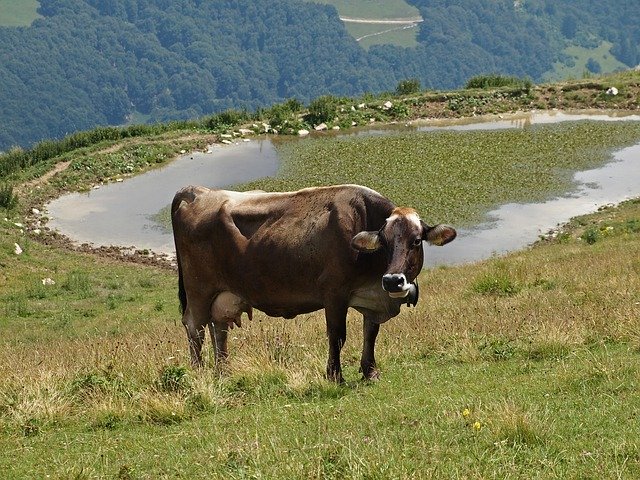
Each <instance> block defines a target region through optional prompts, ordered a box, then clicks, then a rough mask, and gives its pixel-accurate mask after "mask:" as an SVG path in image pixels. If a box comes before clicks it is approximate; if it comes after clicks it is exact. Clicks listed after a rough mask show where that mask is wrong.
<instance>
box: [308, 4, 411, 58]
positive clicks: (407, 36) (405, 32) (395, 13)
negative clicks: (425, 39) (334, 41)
mask: <svg viewBox="0 0 640 480" xmlns="http://www.w3.org/2000/svg"><path fill="white" fill-rule="evenodd" d="M319 3H326V4H328V5H333V6H334V7H336V10H338V14H339V15H340V16H341V17H348V18H361V19H369V20H389V19H398V18H402V19H406V18H410V19H414V18H420V11H419V10H418V9H417V8H415V7H414V6H412V5H409V4H408V3H407V2H405V1H404V0H392V1H382V0H324V1H321V2H319ZM345 27H346V28H347V31H348V32H349V33H350V34H351V36H353V38H355V39H358V41H359V42H360V44H361V45H362V46H363V47H364V48H369V47H370V46H372V45H385V44H389V45H397V46H399V47H415V46H416V45H417V41H416V35H417V28H409V29H399V28H398V25H385V24H375V23H373V24H364V23H349V22H345ZM362 37H364V38H362ZM360 39H361V40H360Z"/></svg>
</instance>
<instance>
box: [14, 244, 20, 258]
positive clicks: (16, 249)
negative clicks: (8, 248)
mask: <svg viewBox="0 0 640 480" xmlns="http://www.w3.org/2000/svg"><path fill="white" fill-rule="evenodd" d="M13 245H14V250H13V252H14V253H15V254H16V255H20V254H21V253H22V248H20V245H18V244H17V243H14V244H13Z"/></svg>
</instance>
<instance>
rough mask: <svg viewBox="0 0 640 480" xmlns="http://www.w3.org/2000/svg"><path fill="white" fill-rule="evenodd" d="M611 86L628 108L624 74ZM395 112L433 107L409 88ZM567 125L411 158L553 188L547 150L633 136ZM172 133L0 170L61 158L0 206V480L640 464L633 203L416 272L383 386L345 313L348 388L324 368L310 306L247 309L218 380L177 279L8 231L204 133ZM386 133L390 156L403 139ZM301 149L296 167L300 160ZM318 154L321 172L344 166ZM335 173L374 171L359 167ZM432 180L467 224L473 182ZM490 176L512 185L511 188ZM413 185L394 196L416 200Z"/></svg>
mask: <svg viewBox="0 0 640 480" xmlns="http://www.w3.org/2000/svg"><path fill="white" fill-rule="evenodd" d="M620 78H621V77H620ZM634 81H635V80H634ZM602 82H603V84H609V83H611V82H612V80H611V79H603V80H602ZM615 82H616V84H618V85H620V88H621V91H622V92H623V93H622V94H621V95H623V94H624V95H625V97H624V98H625V99H626V101H629V102H633V101H635V99H634V97H633V96H634V95H636V93H635V92H636V91H635V90H633V89H632V87H631V83H633V82H631V83H623V82H622V81H621V80H619V79H618V80H615ZM599 91H600V89H599V88H595V89H594V87H593V84H589V85H585V86H584V90H581V89H580V88H574V87H571V88H566V89H565V87H564V86H560V85H554V86H542V87H537V89H536V92H538V93H539V94H540V95H542V94H545V95H546V94H549V95H558V96H559V95H564V97H562V98H558V97H553V98H554V102H558V103H560V102H563V101H569V100H571V101H578V99H579V101H580V102H584V103H585V104H590V105H591V106H594V105H597V103H594V102H599V101H600V99H601V97H600V94H599V93H598V92H599ZM538 93H536V95H537V94H538ZM467 94H468V96H465V95H467ZM467 94H465V93H460V92H458V93H446V94H438V93H429V98H431V99H440V100H433V101H434V102H436V103H438V105H436V106H433V109H435V108H440V107H441V106H442V105H440V104H441V103H444V104H445V105H451V103H450V102H451V100H452V99H455V100H456V102H459V101H463V102H469V103H476V104H477V102H475V101H473V102H472V99H477V98H478V97H479V96H480V93H479V92H467ZM569 94H571V95H572V96H571V97H570V98H568V95H569ZM578 94H579V95H580V97H579V98H578V96H577V95H578ZM487 95H492V96H491V98H494V99H495V98H502V97H498V96H497V94H495V95H494V94H487ZM550 99H552V97H547V101H550ZM621 100H622V99H621ZM529 101H530V102H542V101H545V100H544V98H543V97H542V96H540V97H539V98H532V97H529ZM589 102H590V103H589ZM580 104H582V103H580ZM622 104H623V103H622V101H620V105H622ZM412 105H413V108H415V110H416V111H423V112H424V111H433V110H432V106H429V105H426V104H419V103H417V100H416V99H414V100H412ZM484 106H485V108H487V109H489V108H503V107H502V106H500V105H495V104H491V103H486V104H484ZM454 113H456V114H460V109H457V110H455V112H454ZM563 128H566V129H567V130H568V131H569V133H572V134H574V135H575V140H574V141H573V143H572V140H571V135H570V134H569V133H567V132H565V136H562V134H561V133H553V132H551V131H549V130H547V129H546V128H542V129H534V130H533V132H534V133H535V135H536V136H537V139H535V141H534V143H533V144H531V143H529V144H527V142H526V141H524V142H523V145H524V146H522V147H516V144H517V143H518V142H516V137H514V136H511V135H506V134H504V135H506V136H500V135H497V136H492V135H488V136H487V139H486V140H483V139H482V138H481V137H482V135H479V136H478V138H476V137H475V136H474V135H471V136H469V137H465V138H468V139H469V140H470V141H469V144H468V145H467V147H468V146H470V145H472V142H471V140H473V141H474V142H478V143H477V144H476V146H475V147H474V148H472V149H471V150H470V151H469V153H468V154H467V155H468V156H466V157H465V155H464V154H463V153H461V152H464V149H462V150H461V151H457V150H456V151H455V154H454V153H451V158H448V157H446V155H445V156H443V157H441V158H440V157H438V155H431V154H429V155H427V154H425V156H427V157H428V158H432V157H433V158H434V161H435V160H437V161H438V162H442V163H444V164H446V163H447V162H457V161H460V160H459V159H458V157H459V156H461V157H462V160H465V158H466V159H467V161H468V162H472V163H473V161H474V160H473V159H477V162H478V164H479V165H482V164H484V163H485V162H489V161H495V160H493V158H494V156H495V153H496V151H498V150H499V148H498V147H497V146H496V144H498V143H500V142H504V143H505V145H504V148H505V149H507V150H509V149H510V147H513V148H514V151H515V152H520V154H518V156H519V158H520V157H521V158H522V162H521V163H519V164H518V165H519V167H518V168H523V169H525V171H529V170H528V169H531V170H530V171H529V173H528V174H527V175H525V177H527V178H529V180H530V181H531V180H532V179H534V178H535V179H536V182H541V183H540V189H542V190H544V189H545V188H551V190H553V189H554V188H556V187H555V186H554V185H556V184H555V183H554V182H555V181H556V180H557V179H558V178H560V179H563V178H564V179H565V180H566V178H567V177H566V176H563V175H559V176H557V177H556V176H552V177H547V178H543V174H545V173H547V172H548V170H549V169H550V168H551V167H550V165H549V164H547V163H545V162H547V161H548V159H547V157H552V158H553V159H554V162H555V161H557V162H558V166H559V167H561V168H567V167H568V168H569V170H570V169H571V168H575V165H573V163H571V162H573V161H574V160H575V159H576V158H579V159H580V161H581V162H585V165H587V164H589V165H590V164H591V162H593V163H594V164H597V163H600V162H601V161H603V158H605V157H606V155H607V152H610V151H611V148H613V146H614V144H615V145H618V146H620V145H624V144H626V143H627V142H630V141H634V139H635V141H637V138H638V137H637V132H636V130H635V128H636V127H633V126H630V124H627V123H619V124H613V125H611V126H610V127H609V126H603V125H601V124H598V126H597V127H594V126H593V125H592V124H591V123H580V124H574V125H569V126H566V127H563ZM563 128H561V129H560V131H562V130H563ZM592 128H593V130H591V129H592ZM182 135H183V137H180V136H179V134H178V133H174V134H171V133H166V134H163V135H160V136H158V137H154V138H153V139H151V138H128V139H126V140H125V141H124V142H123V143H122V144H114V143H113V142H105V143H100V144H96V145H95V146H93V147H85V148H82V149H80V150H78V151H75V152H69V153H66V154H64V155H63V157H62V158H53V159H50V160H47V161H43V162H41V163H36V164H34V166H33V167H30V168H28V169H26V170H23V171H20V172H16V173H13V174H12V179H13V181H14V182H19V183H20V182H22V183H24V182H26V181H34V180H35V181H37V180H38V178H43V175H45V173H46V172H47V171H48V170H51V169H53V168H54V167H55V166H56V165H58V166H59V165H60V162H62V161H68V162H70V164H69V167H68V168H67V170H65V171H64V173H63V172H60V173H58V174H57V175H56V176H54V177H52V178H51V179H49V180H47V181H41V182H40V183H31V184H30V185H29V186H27V185H24V184H23V185H21V186H20V187H19V188H18V191H19V197H20V204H19V205H18V206H17V207H16V208H15V209H13V210H8V211H7V210H2V211H0V265H1V266H2V268H1V270H0V331H2V338H0V472H2V477H3V478H47V477H51V478H104V477H115V478H168V477H172V478H205V477H209V478H210V477H214V478H217V477H223V476H224V477H228V478H237V479H240V478H292V479H293V478H300V479H302V478H305V479H306V478H356V479H357V478H380V479H383V478H384V479H386V478H501V479H502V478H523V479H529V478H563V479H565V478H576V479H577V478H581V479H582V478H598V479H600V478H629V479H632V478H638V477H639V476H640V441H639V440H638V438H640V423H638V421H637V420H638V415H640V396H639V395H638V391H639V388H640V362H639V361H638V360H639V358H640V333H638V332H640V325H639V323H640V201H638V200H636V201H630V202H627V203H625V204H623V205H621V206H620V207H618V208H606V209H603V210H601V211H600V212H598V213H596V214H594V215H590V216H586V217H582V218H578V219H575V220H574V221H572V222H571V224H570V225H568V226H567V227H566V228H564V229H563V230H562V231H560V232H558V234H557V235H556V236H555V237H554V238H551V239H548V240H545V241H544V242H541V243H539V244H538V245H536V246H535V247H534V248H531V249H527V250H525V251H522V252H518V253H514V254H512V255H509V256H507V257H502V258H494V259H491V260H488V261H485V262H481V263H477V264H473V265H464V266H458V267H441V268H437V269H431V270H428V271H424V272H423V273H422V274H421V277H420V279H419V281H420V287H421V294H422V295H421V301H420V303H419V304H418V306H417V307H416V308H413V309H408V308H407V309H405V310H403V312H402V314H401V315H400V316H398V317H397V318H395V319H393V320H391V321H390V322H389V323H388V324H385V325H384V326H383V327H382V329H381V334H380V336H379V340H378V345H377V350H376V351H377V359H378V363H379V367H380V368H381V371H382V378H381V380H380V381H378V382H374V383H367V382H362V381H360V380H359V378H360V374H359V373H358V365H359V358H360V348H361V333H360V332H361V330H362V327H361V322H360V319H359V318H358V316H357V315H355V314H353V315H352V316H350V317H349V319H348V341H347V344H346V346H345V349H344V353H343V364H344V375H345V378H346V379H347V383H346V384H345V385H335V384H332V383H329V382H327V381H326V380H325V379H324V378H323V370H324V366H325V362H326V355H327V346H326V343H327V341H326V337H325V334H324V331H325V327H324V320H323V318H322V315H321V314H320V313H316V314H310V315H304V316H300V317H298V318H296V319H294V320H283V319H271V318H267V317H265V316H263V315H261V314H256V316H255V317H254V320H253V321H251V322H249V321H247V320H245V321H244V322H243V327H242V328H240V329H234V330H233V331H232V332H231V337H232V338H231V339H230V351H231V358H230V362H229V365H228V366H227V368H226V369H225V371H224V372H222V374H220V372H216V371H215V370H214V369H213V368H212V357H211V349H210V348H209V349H208V350H207V351H206V356H207V359H208V366H207V368H205V369H204V370H202V371H194V370H192V369H191V368H190V367H189V366H188V351H187V343H186V336H185V334H184V331H183V328H182V326H181V324H180V319H179V314H178V302H177V295H176V290H177V289H176V284H177V279H176V274H175V272H174V271H172V270H170V269H167V268H160V267H155V266H148V265H143V264H134V263H127V262H123V261H122V260H116V259H112V258H107V257H105V256H98V255H95V254H90V253H81V252H76V251H72V250H69V249H66V248H61V247H60V246H57V245H58V244H57V243H56V242H55V241H54V240H55V239H52V238H47V239H45V240H38V237H37V236H35V235H34V234H32V233H26V232H25V230H28V229H31V228H32V227H31V226H29V225H27V222H26V221H25V217H27V216H29V215H30V209H31V207H32V206H39V205H41V204H40V203H38V202H40V201H41V200H42V199H44V198H48V197H49V196H51V195H54V194H55V192H59V191H63V190H77V189H86V188H90V186H91V185H92V184H93V183H99V182H100V181H102V180H105V179H109V178H111V179H113V178H118V177H122V176H123V175H130V174H132V173H136V172H139V171H144V170H145V169H148V168H152V167H153V166H154V165H155V164H156V162H160V163H162V162H164V161H166V159H167V158H170V157H171V156H172V155H175V154H176V153H177V152H179V151H180V150H181V149H185V148H186V149H190V148H201V147H202V145H204V144H206V143H207V142H210V141H212V139H211V134H209V136H208V137H207V135H205V134H204V133H202V132H195V131H194V132H191V133H189V134H184V133H182ZM554 135H555V136H554ZM611 137H613V138H611ZM434 138H436V139H435V140H432V141H431V144H432V147H434V148H435V145H437V144H439V143H438V142H441V143H442V145H441V147H439V148H441V149H442V150H443V151H446V145H447V144H449V146H450V147H449V148H451V151H452V152H453V151H454V150H453V146H454V145H455V146H456V147H460V144H461V143H462V142H461V141H460V139H461V138H462V137H460V136H457V135H451V134H450V133H446V132H444V134H443V135H441V136H436V137H434ZM401 141H403V139H402V136H400V137H398V138H397V139H394V141H393V142H390V145H391V146H393V147H394V148H395V155H398V156H399V157H397V158H403V157H401V153H400V152H401V150H402V149H404V148H407V147H406V144H403V143H397V142H401ZM350 142H353V143H350ZM358 142H359V140H349V141H348V142H347V143H346V144H345V146H343V148H345V151H346V152H347V153H348V155H349V156H352V157H353V158H354V159H357V158H358V156H357V155H356V153H357V151H358V150H363V151H364V153H365V155H364V156H365V157H366V156H367V155H369V156H371V151H375V152H380V153H382V152H383V147H382V146H381V145H380V144H376V143H375V142H374V143H372V144H371V145H370V146H367V145H365V144H360V143H358ZM447 142H448V143H447ZM313 143H314V142H310V143H309V144H308V146H306V147H305V148H308V149H309V150H308V151H305V150H301V151H296V152H291V155H292V158H293V157H294V156H297V155H300V156H304V155H308V154H312V153H313V154H317V153H318V152H319V151H320V150H318V148H319V147H318V146H316V145H314V144H313ZM403 145H404V146H403ZM526 145H529V146H528V147H527V146H526ZM538 145H539V150H540V158H539V159H534V158H533V156H532V155H531V153H532V151H534V150H536V149H538ZM463 147H464V146H463ZM520 148H521V149H522V151H520V150H519V149H520ZM366 149H370V150H366ZM483 149H487V150H488V151H487V155H488V157H483V156H482V155H483V152H482V150H483ZM391 150H394V149H393V148H392V149H391ZM569 151H570V152H569ZM314 152H315V153H314ZM367 152H368V153H367ZM429 153H432V152H429ZM569 153H570V154H569ZM454 157H455V158H454ZM371 158H377V156H376V157H373V156H371ZM390 158H391V159H393V158H394V157H393V156H391V157H390ZM320 160H321V162H320V164H319V165H320V166H321V168H320V167H317V168H320V173H322V174H324V175H325V177H324V181H325V183H326V182H328V181H329V180H330V178H329V176H328V175H330V174H332V173H333V172H336V171H338V170H339V169H340V168H344V167H345V165H343V164H342V165H341V164H337V165H334V164H331V163H330V162H327V160H326V159H325V158H321V159H320ZM354 161H355V160H354ZM358 161H361V160H358ZM384 161H389V160H384ZM404 161H405V162H406V160H404ZM537 162H540V164H539V169H538V170H536V168H535V166H536V165H537ZM567 162H569V163H567ZM452 165H456V163H453V164H452ZM449 167H451V165H449ZM310 168H311V167H310ZM350 168H354V169H355V170H354V172H359V173H358V174H362V175H368V174H371V173H375V166H374V165H371V168H370V169H367V168H361V167H358V168H355V166H351V167H350ZM457 168H458V167H456V169H457ZM391 170H393V169H391ZM385 171H387V172H388V171H390V170H389V169H386V170H385ZM313 172H314V170H313V168H311V169H310V173H309V174H310V175H315V174H314V173H313ZM354 174H355V173H354ZM411 175H415V173H412V174H411ZM423 175H424V172H422V173H420V174H419V175H417V178H422V176H423ZM493 176H495V169H494V168H490V169H480V170H479V173H478V174H477V177H474V178H473V180H474V182H473V183H474V185H477V186H478V188H479V191H486V192H492V191H493V190H500V188H502V187H500V186H497V187H496V186H495V185H494V186H491V185H492V184H491V181H492V180H493V178H492V177H493ZM284 178H286V177H284ZM509 178H518V175H515V176H513V175H512V177H509ZM522 178H524V177H522ZM554 179H556V180H554ZM294 180H295V179H294ZM307 180H309V179H307ZM307 180H305V181H307ZM365 180H366V179H365ZM288 181H292V179H289V180H288ZM430 181H431V182H432V183H437V182H438V180H437V179H436V180H430ZM449 182H450V183H449V184H448V185H449V186H450V187H449V190H448V191H445V192H441V193H439V194H438V198H440V199H447V200H448V201H450V202H451V203H450V204H448V205H446V210H447V211H444V210H443V212H442V213H441V214H440V213H438V214H437V215H438V216H440V215H442V216H444V217H446V218H447V219H449V218H451V220H450V221H451V222H452V223H454V225H455V224H457V223H456V222H457V221H458V220H459V221H461V222H464V221H465V220H464V219H465V218H471V217H472V216H473V215H474V213H473V211H472V209H468V208H467V207H465V206H464V202H461V201H460V198H462V196H463V195H466V196H468V195H472V194H473V192H471V191H467V190H465V189H464V188H462V187H461V185H462V183H456V182H458V181H457V180H455V179H454V178H452V179H451V180H449ZM503 182H511V180H508V181H507V180H503ZM467 183H468V182H467ZM416 184H418V185H421V183H420V182H413V185H416ZM506 184H508V185H509V187H508V188H509V189H510V190H513V191H514V192H515V191H517V188H516V187H515V186H514V185H517V182H516V183H513V184H512V183H506ZM420 188H423V187H420ZM420 188H418V189H417V190H415V191H412V193H411V194H408V195H409V196H410V197H411V198H412V199H415V198H420V197H422V196H423V195H424V193H423V192H422V191H420ZM483 189H484V190H483ZM492 201H500V199H493V200H492ZM407 203H410V204H415V201H409V202H407ZM436 203H439V202H436ZM447 221H449V220H447ZM16 244H18V245H19V246H20V248H21V250H22V253H20V254H16V253H15V252H16ZM444 248H446V247H444ZM427 254H428V252H427Z"/></svg>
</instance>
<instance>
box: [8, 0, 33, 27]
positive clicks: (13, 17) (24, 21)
mask: <svg viewBox="0 0 640 480" xmlns="http://www.w3.org/2000/svg"><path fill="white" fill-rule="evenodd" d="M39 5H40V2H38V0H0V26H2V27H23V26H28V25H31V22H33V21H34V20H35V19H36V18H38V17H39V16H40V15H38V13H37V11H36V9H37V8H38V6H39Z"/></svg>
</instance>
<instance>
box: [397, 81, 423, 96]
mask: <svg viewBox="0 0 640 480" xmlns="http://www.w3.org/2000/svg"><path fill="white" fill-rule="evenodd" d="M420 89H421V86H420V80H418V79H417V78H410V79H407V80H402V81H401V82H400V83H398V86H397V87H396V93H397V94H398V95H411V94H412V93H418V92H419V91H420Z"/></svg>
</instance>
